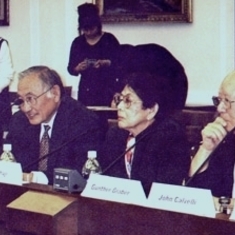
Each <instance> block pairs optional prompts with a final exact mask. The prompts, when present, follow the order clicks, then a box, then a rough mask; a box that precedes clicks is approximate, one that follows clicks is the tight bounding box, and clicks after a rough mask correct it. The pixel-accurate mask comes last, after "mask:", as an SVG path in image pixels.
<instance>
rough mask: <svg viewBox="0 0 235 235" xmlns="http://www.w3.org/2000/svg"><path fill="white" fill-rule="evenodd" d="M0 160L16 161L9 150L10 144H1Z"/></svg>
mask: <svg viewBox="0 0 235 235" xmlns="http://www.w3.org/2000/svg"><path fill="white" fill-rule="evenodd" d="M0 161H7V162H16V159H15V157H14V155H13V153H12V152H11V144H3V153H2V154H1V156H0Z"/></svg>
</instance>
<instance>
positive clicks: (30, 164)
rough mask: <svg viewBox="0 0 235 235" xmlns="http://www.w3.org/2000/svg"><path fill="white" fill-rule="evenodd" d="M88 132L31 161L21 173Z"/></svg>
mask: <svg viewBox="0 0 235 235" xmlns="http://www.w3.org/2000/svg"><path fill="white" fill-rule="evenodd" d="M88 131H90V130H87V131H86V132H83V133H82V134H80V135H77V136H75V137H74V138H72V139H70V140H69V141H67V142H65V143H64V144H62V145H60V146H59V147H58V148H56V149H55V150H53V151H51V152H49V153H47V154H45V155H44V156H42V157H39V158H37V159H36V160H34V161H32V162H30V163H29V164H28V165H26V166H25V167H24V168H23V171H25V170H26V169H27V168H29V167H31V166H33V165H34V164H36V163H38V162H40V161H42V160H43V159H45V158H48V157H50V155H51V154H53V153H56V152H58V151H59V150H61V149H62V148H63V147H65V146H67V145H68V144H70V143H72V142H73V141H75V140H76V139H77V138H79V137H81V136H83V135H85V134H87V133H88Z"/></svg>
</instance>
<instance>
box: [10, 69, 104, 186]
mask: <svg viewBox="0 0 235 235" xmlns="http://www.w3.org/2000/svg"><path fill="white" fill-rule="evenodd" d="M17 93H18V95H19V99H20V100H21V104H20V111H18V112H17V113H15V114H14V116H13V118H12V120H11V122H10V126H9V134H8V136H7V140H8V141H9V142H10V143H11V144H12V152H13V154H14V155H15V158H16V160H17V161H18V162H19V163H21V165H22V168H23V171H25V172H31V171H33V173H34V175H35V176H36V175H37V171H38V170H40V168H39V165H40V162H41V161H40V160H39V156H40V154H39V153H40V141H41V139H42V135H43V132H44V125H49V126H50V129H49V131H48V134H49V152H48V157H47V166H46V168H44V170H42V171H43V172H44V173H45V175H46V176H47V178H48V179H49V183H50V184H51V183H52V180H53V170H54V168H55V167H62V168H70V169H77V170H78V171H79V172H81V171H82V167H83V164H84V163H85V161H86V159H87V152H88V151H89V150H96V149H97V148H98V146H99V145H100V143H101V142H102V138H103V136H104V133H103V130H102V128H101V126H100V121H99V118H98V117H97V116H96V115H95V113H94V112H92V111H90V110H88V109H87V108H86V107H85V106H83V105H82V104H81V103H80V102H79V101H77V100H74V99H72V98H71V97H69V96H67V95H65V93H64V88H63V84H62V81H61V78H60V76H59V75H58V74H57V72H56V71H54V70H52V69H50V68H48V67H46V66H33V67H30V68H28V69H26V70H25V71H23V72H21V73H20V74H19V82H18V90H17ZM31 176H32V175H31ZM33 181H36V180H35V179H33Z"/></svg>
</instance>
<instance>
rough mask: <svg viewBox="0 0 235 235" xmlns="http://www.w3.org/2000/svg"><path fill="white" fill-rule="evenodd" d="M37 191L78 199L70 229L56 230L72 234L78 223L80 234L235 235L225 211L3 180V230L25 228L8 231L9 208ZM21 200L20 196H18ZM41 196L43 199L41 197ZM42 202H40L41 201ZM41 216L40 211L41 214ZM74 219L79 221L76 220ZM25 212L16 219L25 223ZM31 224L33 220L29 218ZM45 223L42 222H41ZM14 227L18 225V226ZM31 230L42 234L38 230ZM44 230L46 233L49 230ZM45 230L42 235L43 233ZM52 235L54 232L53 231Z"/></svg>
mask: <svg viewBox="0 0 235 235" xmlns="http://www.w3.org/2000/svg"><path fill="white" fill-rule="evenodd" d="M29 190H30V191H31V192H38V193H45V194H50V195H57V196H61V197H69V198H70V197H71V198H73V199H76V204H74V206H73V211H72V214H71V215H70V216H67V217H66V221H65V223H66V226H64V227H65V228H66V229H67V233H66V232H65V233H61V231H56V232H55V233H54V234H66V235H70V233H69V228H71V227H76V229H77V234H78V235H126V234H128V235H171V234H173V235H233V234H235V222H233V221H229V220H228V218H227V216H226V215H221V214H218V215H217V218H206V217H200V216H193V215H188V214H182V213H176V212H169V211H163V210H157V209H150V208H144V207H141V206H135V205H127V204H122V203H114V202H108V201H102V200H96V199H91V198H85V197H81V196H80V195H79V194H70V195H69V194H67V193H61V192H57V191H54V190H53V189H52V187H51V186H42V185H36V184H30V185H25V186H22V187H21V186H14V185H7V184H0V197H1V198H0V216H1V217H0V219H1V221H2V222H1V223H0V234H1V235H5V234H6V235H10V234H11V235H13V234H17V235H19V234H24V235H27V234H28V233H25V232H23V233H22V232H16V231H14V232H13V231H8V230H7V229H6V227H9V224H12V223H11V222H9V220H10V219H11V218H10V217H9V210H8V209H7V208H6V205H8V204H9V203H10V202H11V201H13V200H14V199H16V198H18V197H19V196H20V195H22V194H24V193H26V192H28V191H29ZM17 200H18V199H17ZM39 200H40V199H39ZM39 203H40V202H39ZM38 216H40V214H39V215H38ZM74 219H75V220H76V221H77V223H76V224H74ZM21 220H24V218H23V216H21V217H19V218H18V219H17V220H15V221H14V224H15V225H17V224H20V223H22V221H21ZM28 224H29V225H28V226H30V222H29V221H28ZM41 226H43V224H42V225H41ZM16 227H17V226H16ZM16 227H15V228H16ZM30 234H40V233H39V232H38V231H34V232H31V233H30ZM44 234H47V233H46V231H45V233H44ZM44 234H43V235H44ZM51 235H52V234H51Z"/></svg>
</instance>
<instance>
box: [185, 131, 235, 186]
mask: <svg viewBox="0 0 235 235" xmlns="http://www.w3.org/2000/svg"><path fill="white" fill-rule="evenodd" d="M234 130H235V127H234V128H233V129H232V130H231V131H229V132H228V134H227V135H226V136H225V137H224V138H223V139H222V140H221V142H220V143H219V144H218V145H217V146H216V147H215V148H214V150H213V151H212V152H211V153H210V155H209V156H208V157H207V158H206V159H205V160H204V162H202V164H201V165H200V166H199V167H198V169H197V170H196V171H195V172H194V173H193V175H192V176H191V177H190V178H189V179H188V180H187V181H186V182H185V184H184V186H189V184H190V182H191V181H192V180H193V179H194V178H195V177H196V175H197V174H198V173H199V172H200V171H201V169H202V168H203V167H204V166H205V165H206V163H208V162H209V161H210V159H211V158H212V157H213V155H214V153H215V152H216V150H217V149H218V148H219V147H220V146H221V145H222V144H223V143H224V141H225V139H226V138H228V137H229V136H230V135H231V134H233V132H234Z"/></svg>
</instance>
